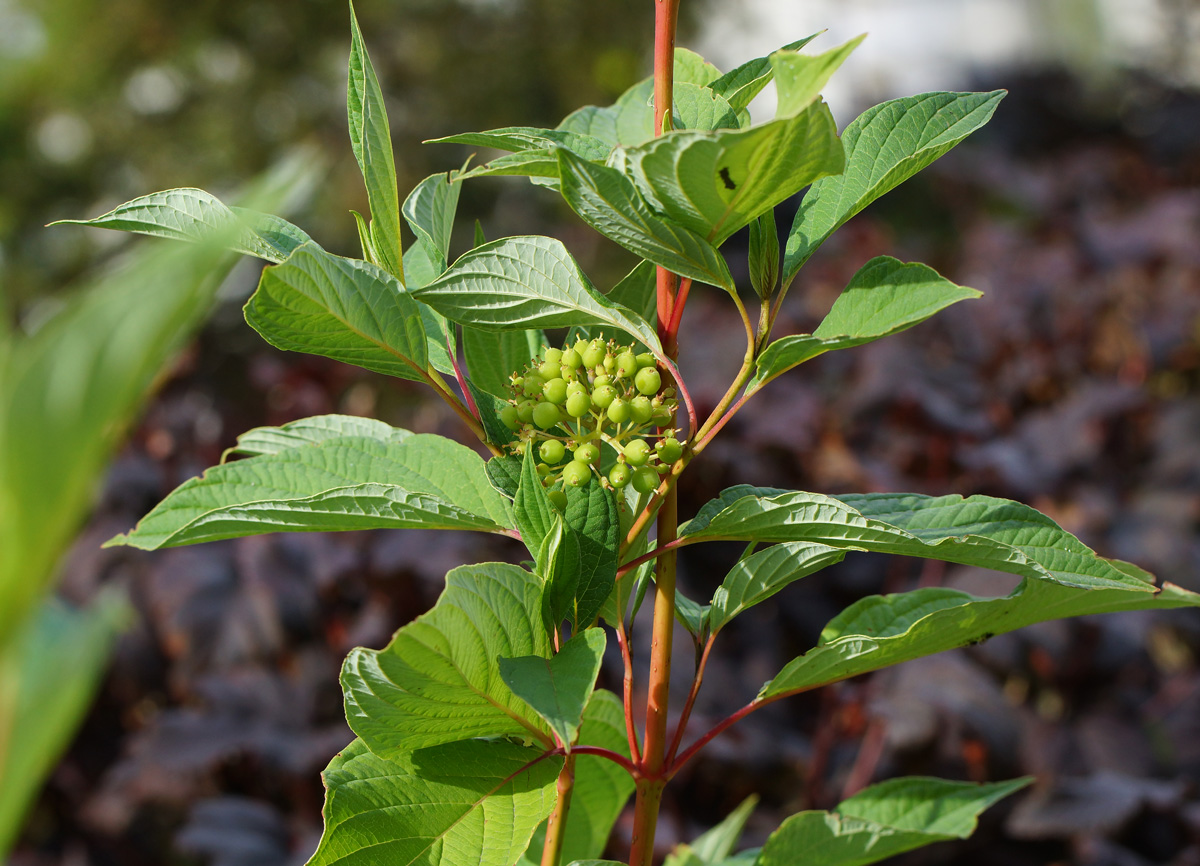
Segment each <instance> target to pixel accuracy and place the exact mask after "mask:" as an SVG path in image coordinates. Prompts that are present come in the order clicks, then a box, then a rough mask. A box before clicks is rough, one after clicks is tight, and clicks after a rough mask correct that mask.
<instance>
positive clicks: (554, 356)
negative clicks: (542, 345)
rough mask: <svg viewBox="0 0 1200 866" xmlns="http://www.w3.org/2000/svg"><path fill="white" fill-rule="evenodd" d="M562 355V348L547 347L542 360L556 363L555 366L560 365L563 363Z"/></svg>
mask: <svg viewBox="0 0 1200 866" xmlns="http://www.w3.org/2000/svg"><path fill="white" fill-rule="evenodd" d="M562 356H563V352H562V349H547V350H546V351H545V352H544V353H543V354H542V360H543V361H545V362H546V363H548V364H554V365H555V366H558V365H559V364H561V363H562Z"/></svg>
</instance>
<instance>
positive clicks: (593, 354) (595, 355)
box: [583, 340, 607, 369]
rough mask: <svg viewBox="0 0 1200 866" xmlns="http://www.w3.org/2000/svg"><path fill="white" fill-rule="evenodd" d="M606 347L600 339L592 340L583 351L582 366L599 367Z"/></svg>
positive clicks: (602, 361)
mask: <svg viewBox="0 0 1200 866" xmlns="http://www.w3.org/2000/svg"><path fill="white" fill-rule="evenodd" d="M606 351H607V347H606V346H605V345H604V343H603V342H601V341H600V340H592V342H590V343H588V346H587V348H586V349H584V351H583V366H585V367H587V368H588V369H591V368H592V367H599V366H600V365H601V364H603V363H604V355H605V352H606Z"/></svg>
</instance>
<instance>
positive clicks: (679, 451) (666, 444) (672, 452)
mask: <svg viewBox="0 0 1200 866" xmlns="http://www.w3.org/2000/svg"><path fill="white" fill-rule="evenodd" d="M655 450H657V451H658V459H659V460H661V461H662V462H663V463H668V464H669V463H674V462H675V461H676V460H678V459H679V458H680V457H682V456H683V446H682V445H680V444H679V440H678V439H675V438H674V437H669V438H667V439H663V440H662V441H661V442H659V443H658V445H657V446H655Z"/></svg>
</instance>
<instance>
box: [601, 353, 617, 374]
mask: <svg viewBox="0 0 1200 866" xmlns="http://www.w3.org/2000/svg"><path fill="white" fill-rule="evenodd" d="M601 366H603V367H604V372H605V373H611V372H612V371H613V370H615V369H616V367H617V359H616V358H614V357H613V356H612V355H605V356H604V362H603V364H602V365H601Z"/></svg>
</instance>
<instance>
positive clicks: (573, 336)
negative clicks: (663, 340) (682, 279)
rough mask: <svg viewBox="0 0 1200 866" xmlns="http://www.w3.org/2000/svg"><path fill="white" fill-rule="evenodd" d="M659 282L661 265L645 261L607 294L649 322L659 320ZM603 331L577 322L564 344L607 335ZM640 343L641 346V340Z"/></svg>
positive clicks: (613, 300)
mask: <svg viewBox="0 0 1200 866" xmlns="http://www.w3.org/2000/svg"><path fill="white" fill-rule="evenodd" d="M657 281H658V268H657V267H656V266H655V264H654V262H647V261H642V262H640V263H639V264H638V265H637V266H636V267H635V268H634V269H633V270H632V271H630V272H629V273H628V274H626V275H625V276H624V277H622V278H621V280H620V282H618V283H617V284H616V285H615V286H613V287H612V288H611V289H609V290H608V292H607V293H606V294H605V297H606V298H608V299H609V300H610V301H612V302H613V303H616V304H620V305H621V306H623V307H627V308H629V309H630V310H633V312H635V313H637V314H638V315H639V316H641V317H642V318H643V319H644V320H646V321H647V322H653V321H657V318H658V296H657ZM603 330H604V329H603V328H600V327H596V326H592V325H576V326H575V327H573V328H572V329H571V330H570V331H569V332H568V333H567V339H566V340H565V341H564V342H563V345H570V344H573V343H574V342H575V341H576V340H592V339H595V338H596V337H601V336H604V333H603ZM638 346H639V347H640V346H641V343H640V342H639V343H638Z"/></svg>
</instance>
